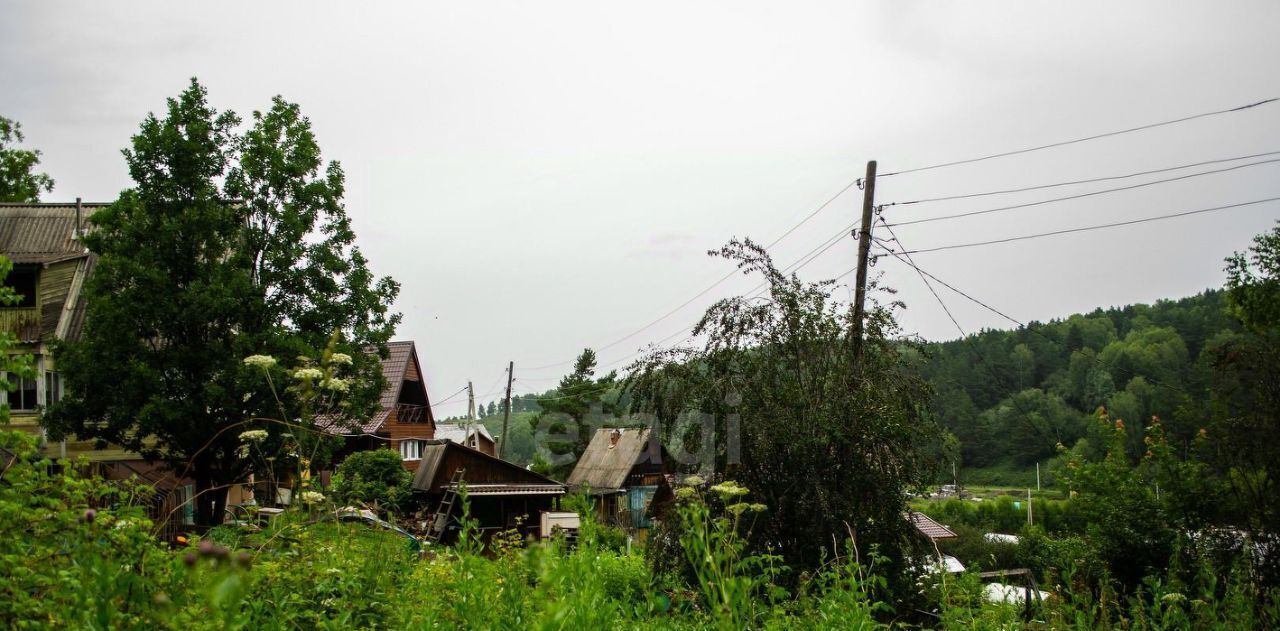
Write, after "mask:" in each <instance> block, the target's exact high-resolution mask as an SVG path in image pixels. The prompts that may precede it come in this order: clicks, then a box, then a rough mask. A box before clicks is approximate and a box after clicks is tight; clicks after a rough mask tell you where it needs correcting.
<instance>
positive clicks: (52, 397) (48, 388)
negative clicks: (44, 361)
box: [44, 370, 62, 405]
mask: <svg viewBox="0 0 1280 631" xmlns="http://www.w3.org/2000/svg"><path fill="white" fill-rule="evenodd" d="M61 400H62V375H59V374H58V373H57V371H53V370H46V371H45V373H44V404H45V405H53V404H54V403H57V402H58V401H61Z"/></svg>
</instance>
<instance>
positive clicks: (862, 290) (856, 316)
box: [853, 160, 876, 356]
mask: <svg viewBox="0 0 1280 631" xmlns="http://www.w3.org/2000/svg"><path fill="white" fill-rule="evenodd" d="M875 208H876V161H875V160H872V161H870V162H868V163H867V176H866V178H864V179H863V180H862V228H861V229H859V230H858V279H857V285H856V287H855V288H854V296H853V349H854V354H855V356H861V355H862V336H863V330H862V329H863V321H864V320H865V319H866V315H867V314H866V303H867V258H868V257H869V256H870V254H871V216H872V215H873V214H875Z"/></svg>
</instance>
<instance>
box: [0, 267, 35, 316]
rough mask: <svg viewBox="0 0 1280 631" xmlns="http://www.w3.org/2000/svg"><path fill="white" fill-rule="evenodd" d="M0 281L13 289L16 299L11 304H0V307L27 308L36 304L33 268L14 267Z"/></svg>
mask: <svg viewBox="0 0 1280 631" xmlns="http://www.w3.org/2000/svg"><path fill="white" fill-rule="evenodd" d="M0 282H2V283H3V284H4V285H5V286H7V287H10V288H12V289H13V293H15V294H17V295H18V301H17V302H15V303H12V304H0V307H19V308H29V307H34V306H36V271H35V270H34V269H21V268H14V269H13V270H12V271H10V272H9V276H8V277H6V278H5V279H4V280H3V281H0Z"/></svg>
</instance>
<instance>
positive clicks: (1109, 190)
mask: <svg viewBox="0 0 1280 631" xmlns="http://www.w3.org/2000/svg"><path fill="white" fill-rule="evenodd" d="M1275 162H1280V158H1274V159H1271V160H1262V161H1259V162H1250V163H1248V164H1237V165H1236V166H1232V167H1226V168H1224V169H1214V170H1212V171H1201V172H1199V173H1188V174H1187V175H1179V176H1177V177H1171V178H1165V179H1163V180H1152V181H1150V182H1142V183H1140V184H1130V185H1129V186H1120V187H1117V188H1106V189H1103V190H1100V191H1092V192H1089V193H1080V194H1078V195H1068V196H1066V197H1054V198H1053V199H1042V200H1040V201H1036V202H1027V203H1025V204H1014V205H1012V206H1001V207H999V208H988V209H985V210H972V211H968V212H963V213H956V214H954V215H943V216H941V217H928V218H925V219H912V220H910V221H899V222H897V223H895V224H893V225H895V226H910V225H912V224H917V223H929V222H931V221H943V220H947V219H959V218H961V217H973V216H976V215H987V214H990V213H998V212H1003V211H1006V210H1015V209H1019V208H1030V207H1032V206H1043V205H1045V204H1052V203H1055V202H1064V201H1068V200H1072V199H1081V198H1083V197H1094V196H1096V195H1105V194H1107V193H1116V192H1120V191H1131V190H1133V189H1135V188H1144V187H1147V186H1155V185H1157V184H1168V183H1169V182H1177V181H1180V180H1189V179H1191V178H1193V177H1200V176H1202V175H1213V174H1215V173H1226V172H1227V171H1235V170H1238V169H1245V168H1248V167H1256V166H1258V165H1261V164H1271V163H1275Z"/></svg>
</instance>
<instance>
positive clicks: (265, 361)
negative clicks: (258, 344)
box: [244, 355, 276, 370]
mask: <svg viewBox="0 0 1280 631" xmlns="http://www.w3.org/2000/svg"><path fill="white" fill-rule="evenodd" d="M244 364H245V365H246V366H254V367H257V368H261V369H263V370H266V369H267V368H270V367H272V366H275V365H276V358H274V357H272V356H270V355H250V356H248V357H246V358H244Z"/></svg>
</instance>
